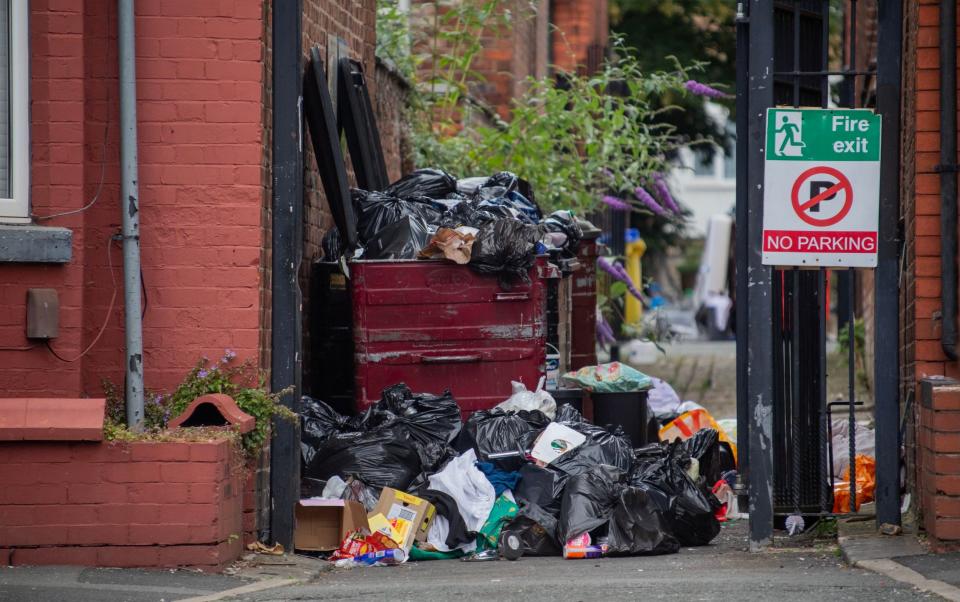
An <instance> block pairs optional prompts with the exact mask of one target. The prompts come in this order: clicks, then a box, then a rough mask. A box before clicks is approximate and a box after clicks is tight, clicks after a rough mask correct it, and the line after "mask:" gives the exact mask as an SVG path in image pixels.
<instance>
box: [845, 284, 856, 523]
mask: <svg viewBox="0 0 960 602" xmlns="http://www.w3.org/2000/svg"><path fill="white" fill-rule="evenodd" d="M848 281H849V287H850V288H849V290H850V300H851V303H850V313H849V314H848V315H847V320H848V321H847V352H848V355H847V364H848V365H847V379H848V380H847V386H848V387H849V388H850V389H849V394H850V413H849V415H848V418H847V420H848V428H847V433H848V437H847V438H848V440H849V443H850V469H849V470H850V514H854V513H856V511H857V502H856V499H857V408H856V402H857V380H856V376H857V368H856V358H857V339H856V338H855V335H856V329H855V325H856V314H855V313H854V311H853V302H852V301H853V299H856V295H857V279H856V273H855V272H854V271H853V268H850V277H849V279H848Z"/></svg>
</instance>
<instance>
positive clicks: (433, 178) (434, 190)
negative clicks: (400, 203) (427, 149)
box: [383, 167, 457, 199]
mask: <svg viewBox="0 0 960 602" xmlns="http://www.w3.org/2000/svg"><path fill="white" fill-rule="evenodd" d="M383 192H384V193H385V194H388V195H390V196H395V197H397V198H400V199H406V198H409V197H418V196H421V197H428V198H431V199H443V198H446V197H447V196H448V195H450V194H453V193H455V192H457V180H456V178H454V177H453V176H451V175H450V174H448V173H447V172H445V171H443V170H442V169H436V168H430V167H428V168H425V169H416V170H414V171H412V172H411V173H409V174H407V175H405V176H403V177H402V178H400V179H399V180H397V181H396V182H394V183H393V184H391V185H389V186H387V188H386V189H384V191H383Z"/></svg>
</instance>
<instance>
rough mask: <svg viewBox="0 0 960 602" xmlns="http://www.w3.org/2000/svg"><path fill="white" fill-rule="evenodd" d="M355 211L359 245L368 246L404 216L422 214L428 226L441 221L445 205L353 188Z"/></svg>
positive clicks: (421, 216) (423, 199)
mask: <svg viewBox="0 0 960 602" xmlns="http://www.w3.org/2000/svg"><path fill="white" fill-rule="evenodd" d="M350 198H351V199H352V202H353V209H354V212H355V213H356V214H357V235H358V237H359V239H360V244H362V245H364V246H368V245H369V244H370V243H372V242H374V241H376V240H377V239H378V238H379V236H380V232H381V231H382V230H384V229H385V228H388V227H389V226H392V225H394V224H396V223H397V222H399V221H400V220H401V219H403V218H404V217H408V216H409V217H419V218H420V219H422V220H423V223H424V224H426V225H430V224H438V223H440V216H441V215H443V213H444V212H445V211H446V207H444V206H443V205H441V204H439V203H434V202H433V201H431V200H430V199H427V198H423V197H421V198H417V199H398V198H397V197H394V196H390V195H388V194H384V193H382V192H367V191H366V190H357V189H353V190H351V191H350Z"/></svg>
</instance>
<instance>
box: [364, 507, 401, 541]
mask: <svg viewBox="0 0 960 602" xmlns="http://www.w3.org/2000/svg"><path fill="white" fill-rule="evenodd" d="M367 523H368V524H369V525H370V530H371V531H376V532H379V533H382V534H384V535H386V536H387V537H389V538H390V539H392V540H393V541H395V542H397V543H398V544H402V543H403V539H404V537H405V533H403V531H401V530H400V529H398V528H397V527H396V526H394V525H393V524H391V522H390V521H389V520H387V517H386V516H384V515H382V514H379V513H378V514H371V515H370V516H368V517H367Z"/></svg>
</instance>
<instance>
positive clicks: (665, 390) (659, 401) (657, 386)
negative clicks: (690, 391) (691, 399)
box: [647, 377, 680, 418]
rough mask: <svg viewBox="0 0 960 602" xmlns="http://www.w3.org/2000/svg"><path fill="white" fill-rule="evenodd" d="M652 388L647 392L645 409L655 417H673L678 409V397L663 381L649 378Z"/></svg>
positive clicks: (668, 384)
mask: <svg viewBox="0 0 960 602" xmlns="http://www.w3.org/2000/svg"><path fill="white" fill-rule="evenodd" d="M650 380H652V381H653V388H652V389H650V390H649V391H647V407H648V408H649V409H650V411H651V412H653V415H654V416H656V417H658V418H659V417H661V416H673V415H674V414H676V413H677V408H679V407H680V396H679V395H677V392H676V391H674V390H673V387H671V386H670V383H668V382H667V381H665V380H660V379H659V378H656V377H650Z"/></svg>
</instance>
